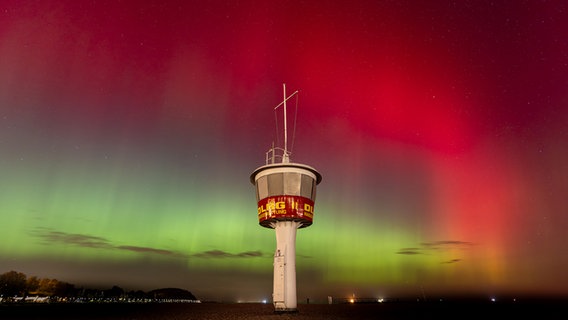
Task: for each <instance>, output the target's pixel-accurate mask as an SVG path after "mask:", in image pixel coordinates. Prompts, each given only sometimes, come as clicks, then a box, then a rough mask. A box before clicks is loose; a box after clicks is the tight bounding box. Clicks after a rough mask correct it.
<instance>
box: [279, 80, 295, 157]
mask: <svg viewBox="0 0 568 320" xmlns="http://www.w3.org/2000/svg"><path fill="white" fill-rule="evenodd" d="M282 87H283V92H284V100H283V101H282V102H280V104H278V105H277V106H276V107H274V110H276V109H277V108H278V107H280V106H281V105H284V155H283V156H282V163H286V162H288V161H289V158H288V125H287V123H286V101H288V99H290V98H292V97H293V96H294V95H296V93H298V90H296V91H295V92H294V93H292V94H291V95H290V96H288V97H286V84H285V83H283V84H282Z"/></svg>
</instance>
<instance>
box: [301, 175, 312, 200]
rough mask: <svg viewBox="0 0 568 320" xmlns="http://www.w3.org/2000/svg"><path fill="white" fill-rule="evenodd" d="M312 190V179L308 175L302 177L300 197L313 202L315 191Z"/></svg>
mask: <svg viewBox="0 0 568 320" xmlns="http://www.w3.org/2000/svg"><path fill="white" fill-rule="evenodd" d="M313 189H314V179H313V178H312V177H310V176H308V175H305V174H303V175H302V190H301V192H300V195H301V196H302V197H304V198H308V199H312V200H314V196H315V194H314V193H315V190H313Z"/></svg>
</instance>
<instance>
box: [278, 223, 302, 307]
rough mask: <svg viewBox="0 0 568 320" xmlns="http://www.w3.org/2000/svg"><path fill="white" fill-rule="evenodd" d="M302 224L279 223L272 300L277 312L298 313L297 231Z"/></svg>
mask: <svg viewBox="0 0 568 320" xmlns="http://www.w3.org/2000/svg"><path fill="white" fill-rule="evenodd" d="M300 225H301V223H300V222H296V221H277V222H276V223H275V226H274V230H275V231H276V252H275V253H274V287H273V293H272V298H273V301H274V309H275V311H276V312H294V311H297V307H298V300H297V297H296V230H297V229H298V228H299V227H300Z"/></svg>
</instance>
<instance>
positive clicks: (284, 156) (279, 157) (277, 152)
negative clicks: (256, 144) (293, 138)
mask: <svg viewBox="0 0 568 320" xmlns="http://www.w3.org/2000/svg"><path fill="white" fill-rule="evenodd" d="M290 154H291V152H288V151H286V150H285V149H283V148H280V147H272V148H270V149H269V150H268V151H266V164H267V165H268V164H274V163H286V162H288V160H289V159H290Z"/></svg>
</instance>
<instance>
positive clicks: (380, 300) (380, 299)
mask: <svg viewBox="0 0 568 320" xmlns="http://www.w3.org/2000/svg"><path fill="white" fill-rule="evenodd" d="M384 301H385V299H383V298H379V299H377V302H378V303H383V302H384Z"/></svg>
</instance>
